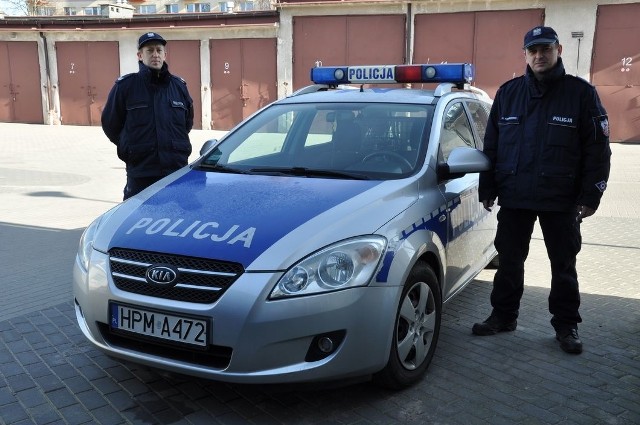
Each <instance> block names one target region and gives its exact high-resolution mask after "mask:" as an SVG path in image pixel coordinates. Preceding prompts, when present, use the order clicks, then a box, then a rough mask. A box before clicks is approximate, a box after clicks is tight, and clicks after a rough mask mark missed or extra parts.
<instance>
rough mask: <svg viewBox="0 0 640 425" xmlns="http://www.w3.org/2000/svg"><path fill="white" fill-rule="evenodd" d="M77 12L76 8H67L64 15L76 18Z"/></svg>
mask: <svg viewBox="0 0 640 425" xmlns="http://www.w3.org/2000/svg"><path fill="white" fill-rule="evenodd" d="M76 13H78V12H77V10H76V8H75V7H65V8H64V14H65V15H67V16H75V15H76Z"/></svg>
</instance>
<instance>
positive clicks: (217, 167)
mask: <svg viewBox="0 0 640 425" xmlns="http://www.w3.org/2000/svg"><path fill="white" fill-rule="evenodd" d="M197 168H198V169H204V170H207V171H217V172H218V173H232V174H251V172H249V171H247V170H241V169H239V168H233V167H227V166H226V165H218V164H205V163H204V162H203V163H200V164H198V166H197Z"/></svg>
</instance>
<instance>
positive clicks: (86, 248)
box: [78, 204, 122, 271]
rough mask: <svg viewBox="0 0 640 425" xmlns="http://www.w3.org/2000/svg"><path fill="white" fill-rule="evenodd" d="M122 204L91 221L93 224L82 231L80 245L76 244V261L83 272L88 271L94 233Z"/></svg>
mask: <svg viewBox="0 0 640 425" xmlns="http://www.w3.org/2000/svg"><path fill="white" fill-rule="evenodd" d="M120 205H122V204H118V205H116V206H115V207H113V208H111V209H110V210H109V211H107V212H106V213H104V214H102V215H101V216H100V217H98V218H96V219H95V220H93V222H92V223H91V224H90V225H89V226H87V228H86V229H84V232H83V233H82V236H81V237H80V243H79V244H78V260H79V261H80V264H82V267H83V268H84V270H85V271H87V270H89V260H90V259H91V251H92V250H93V241H94V240H95V238H96V233H98V229H99V228H100V224H101V223H102V222H103V221H104V220H105V219H107V218H109V217H110V216H111V214H113V213H114V212H115V210H116V209H118V208H119V206H120Z"/></svg>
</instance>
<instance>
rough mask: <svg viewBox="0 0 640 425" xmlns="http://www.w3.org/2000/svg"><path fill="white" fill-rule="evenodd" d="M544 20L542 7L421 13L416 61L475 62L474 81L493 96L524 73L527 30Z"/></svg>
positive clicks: (417, 27)
mask: <svg viewBox="0 0 640 425" xmlns="http://www.w3.org/2000/svg"><path fill="white" fill-rule="evenodd" d="M543 22H544V10H542V9H526V10H505V11H491V12H461V13H435V14H419V15H416V17H415V41H414V55H413V63H442V62H449V63H451V62H470V63H473V64H474V65H475V66H476V80H475V85H476V86H477V87H480V88H482V89H483V90H485V91H487V92H488V93H489V95H490V96H491V97H493V96H494V95H495V93H496V91H497V90H498V87H500V85H502V83H504V82H505V81H507V80H509V79H511V78H513V77H515V76H518V75H522V74H523V73H524V71H525V67H526V63H525V60H524V56H523V53H522V39H523V37H524V33H525V32H527V31H528V30H529V29H531V28H533V27H534V26H536V25H541V24H542V23H543ZM453 29H455V30H453Z"/></svg>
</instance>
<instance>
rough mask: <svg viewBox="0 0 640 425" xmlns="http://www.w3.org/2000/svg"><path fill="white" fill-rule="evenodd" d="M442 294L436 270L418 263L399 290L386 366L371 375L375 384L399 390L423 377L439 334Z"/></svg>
mask: <svg viewBox="0 0 640 425" xmlns="http://www.w3.org/2000/svg"><path fill="white" fill-rule="evenodd" d="M441 320H442V296H441V293H440V286H439V284H438V279H437V278H436V275H435V273H434V272H433V270H432V269H431V267H429V266H428V265H427V264H425V263H417V264H416V265H415V266H414V267H413V269H412V270H411V273H409V277H407V281H406V282H405V284H404V288H403V290H402V296H401V297H400V303H399V305H398V311H397V313H396V318H395V328H394V331H393V341H392V343H391V353H390V355H389V361H388V362H387V365H386V366H385V367H384V369H382V370H381V371H380V372H378V373H376V374H375V375H374V377H373V379H374V382H376V383H377V384H379V385H381V386H383V387H386V388H389V389H392V390H400V389H402V388H406V387H408V386H410V385H413V384H415V383H416V382H418V381H420V380H421V379H422V376H423V375H424V374H425V372H426V371H427V368H428V367H429V364H430V363H431V359H432V358H433V353H434V352H435V350H436V345H437V344H438V337H439V335H440V321H441Z"/></svg>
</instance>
